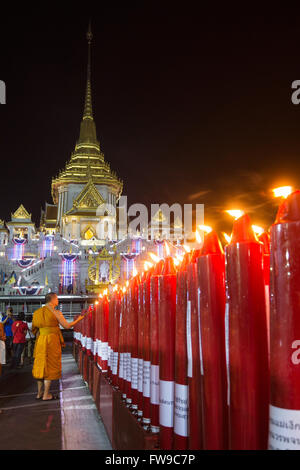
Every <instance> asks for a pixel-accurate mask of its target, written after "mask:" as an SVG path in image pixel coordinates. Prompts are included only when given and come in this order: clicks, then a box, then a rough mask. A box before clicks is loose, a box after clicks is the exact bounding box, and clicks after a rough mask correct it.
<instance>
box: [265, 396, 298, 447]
mask: <svg viewBox="0 0 300 470" xmlns="http://www.w3.org/2000/svg"><path fill="white" fill-rule="evenodd" d="M269 421H270V425H269V449H270V450H300V410H286V409H284V408H277V406H272V405H270V418H269Z"/></svg>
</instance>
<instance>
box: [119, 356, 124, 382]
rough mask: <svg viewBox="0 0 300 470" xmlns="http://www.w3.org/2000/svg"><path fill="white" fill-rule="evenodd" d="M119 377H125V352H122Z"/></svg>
mask: <svg viewBox="0 0 300 470" xmlns="http://www.w3.org/2000/svg"><path fill="white" fill-rule="evenodd" d="M119 377H120V379H123V378H124V353H120V365H119Z"/></svg>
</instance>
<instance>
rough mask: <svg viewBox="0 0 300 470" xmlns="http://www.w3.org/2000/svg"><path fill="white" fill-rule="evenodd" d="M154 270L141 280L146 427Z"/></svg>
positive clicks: (147, 419)
mask: <svg viewBox="0 0 300 470" xmlns="http://www.w3.org/2000/svg"><path fill="white" fill-rule="evenodd" d="M153 272H154V269H153V268H150V269H149V270H148V271H147V272H146V275H145V278H144V282H143V295H142V301H143V323H142V330H143V335H142V339H143V344H142V364H143V374H142V377H143V382H142V385H143V426H144V428H145V429H148V428H149V426H150V422H151V415H150V375H151V357H150V355H151V353H150V282H151V276H152V274H153Z"/></svg>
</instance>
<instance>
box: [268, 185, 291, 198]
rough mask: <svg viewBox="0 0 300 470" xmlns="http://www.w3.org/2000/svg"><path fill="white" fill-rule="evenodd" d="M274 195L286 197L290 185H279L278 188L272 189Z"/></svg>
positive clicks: (288, 193) (289, 190) (289, 191)
mask: <svg viewBox="0 0 300 470" xmlns="http://www.w3.org/2000/svg"><path fill="white" fill-rule="evenodd" d="M272 191H273V194H274V197H283V198H286V197H288V196H289V195H290V194H291V193H292V192H293V188H292V186H280V187H279V188H274V189H272Z"/></svg>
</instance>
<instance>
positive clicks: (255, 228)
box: [252, 225, 264, 235]
mask: <svg viewBox="0 0 300 470" xmlns="http://www.w3.org/2000/svg"><path fill="white" fill-rule="evenodd" d="M252 230H253V232H254V233H256V234H257V235H261V234H262V233H264V229H263V228H262V227H259V226H258V225H252Z"/></svg>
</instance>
